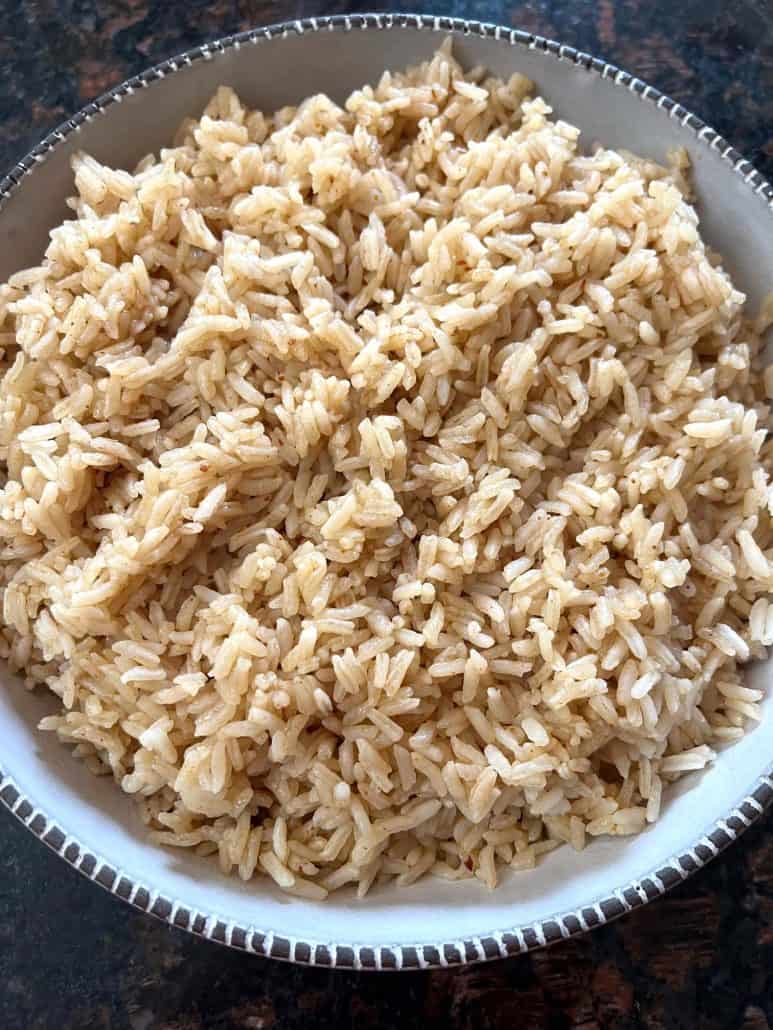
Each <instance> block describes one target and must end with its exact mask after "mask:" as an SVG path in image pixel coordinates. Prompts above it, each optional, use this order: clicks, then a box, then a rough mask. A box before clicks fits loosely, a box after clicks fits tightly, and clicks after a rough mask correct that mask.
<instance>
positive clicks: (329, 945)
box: [0, 13, 773, 970]
mask: <svg viewBox="0 0 773 1030" xmlns="http://www.w3.org/2000/svg"><path fill="white" fill-rule="evenodd" d="M357 29H362V30H365V29H376V30H382V31H387V30H390V29H414V30H417V31H422V30H428V31H433V32H439V31H443V32H448V33H450V34H456V35H462V36H478V37H481V38H485V39H495V40H497V41H501V42H502V43H505V44H509V45H510V46H513V47H522V48H527V49H530V50H537V51H541V52H542V53H544V54H545V55H546V56H549V57H552V58H554V59H557V60H559V61H570V62H572V63H573V64H575V65H577V66H578V67H580V68H582V69H584V70H585V71H587V72H588V73H590V74H595V75H598V76H600V77H601V78H602V79H607V80H609V81H610V83H611V84H612V85H615V86H622V87H624V88H626V89H628V90H629V91H630V92H632V93H635V94H636V95H637V96H638V97H639V98H640V99H641V100H643V101H647V102H648V103H651V104H654V105H655V106H656V107H657V108H659V109H660V110H661V111H662V112H663V114H664V116H666V117H669V118H672V119H674V120H676V121H678V122H679V123H680V124H681V126H682V127H684V128H686V129H689V130H690V131H691V132H692V133H693V135H694V136H695V137H696V139H697V141H698V143H700V144H702V145H703V146H705V147H708V148H709V149H710V150H714V151H716V152H718V153H719V155H720V157H721V158H722V160H724V161H726V162H727V163H728V164H730V165H731V168H732V171H733V172H734V173H735V174H736V175H738V176H740V178H741V179H742V180H743V182H744V183H745V184H746V186H747V187H748V188H749V190H750V192H752V193H754V194H756V195H758V196H760V197H761V198H762V199H763V200H764V202H765V203H766V204H767V206H768V209H769V210H770V211H771V212H773V186H772V185H771V184H770V183H768V182H767V180H766V179H765V178H764V176H763V175H761V173H760V172H759V171H757V169H756V168H755V167H754V165H753V164H752V162H751V161H749V160H748V159H747V158H745V157H743V155H742V154H740V153H739V152H738V151H737V150H736V149H735V148H734V147H733V146H732V145H731V144H730V143H728V141H727V140H726V139H724V137H722V136H721V135H720V134H719V133H718V132H716V131H715V130H714V129H712V128H711V127H710V126H709V125H707V124H706V123H705V122H704V121H702V120H701V119H700V118H698V117H697V116H696V115H694V114H692V113H691V112H690V111H688V110H687V109H686V108H684V107H683V106H682V105H681V104H679V103H677V102H676V101H674V100H672V99H671V98H670V97H669V96H667V95H665V94H663V93H661V92H660V91H658V90H657V89H655V88H654V87H652V86H650V85H648V84H647V83H646V82H644V81H642V80H641V79H639V78H637V77H635V76H633V75H631V74H629V73H628V72H626V71H623V70H622V69H620V68H619V67H617V66H616V65H613V64H609V63H607V62H606V61H603V60H602V59H600V58H597V57H593V56H592V55H591V54H588V53H585V52H583V51H579V50H577V49H575V48H574V47H571V46H567V45H565V44H562V43H559V42H556V41H555V40H552V39H547V38H545V37H543V36H539V35H535V34H533V33H530V32H525V31H523V30H521V29H516V28H507V27H504V26H500V25H496V24H492V23H490V22H481V21H476V20H467V19H462V18H453V17H445V16H436V15H430V14H409V13H400V14H385V13H364V14H336V15H329V16H320V17H316V18H305V19H297V20H294V21H285V22H278V23H275V24H271V25H268V26H262V27H260V28H254V29H248V30H246V31H243V32H239V33H235V34H233V35H229V36H224V37H222V38H219V39H216V40H214V41H212V42H209V43H204V44H203V45H201V46H197V47H194V48H192V49H190V50H186V51H184V52H183V53H180V54H177V55H175V56H173V57H171V58H168V59H167V60H165V61H162V62H160V63H159V64H156V65H153V66H152V67H150V68H148V69H147V70H146V71H144V72H142V73H140V74H138V75H135V76H133V77H132V78H130V79H127V80H126V81H125V82H122V83H120V84H119V85H117V86H115V87H113V88H112V89H110V90H108V91H107V92H106V93H103V94H102V95H101V96H99V97H97V98H96V99H95V100H93V101H91V102H90V103H88V104H87V105H86V106H85V107H83V108H82V109H81V110H80V111H78V112H77V113H76V114H74V115H73V116H72V117H71V118H69V119H67V120H66V121H64V122H63V123H61V124H60V125H59V126H58V127H57V128H55V129H53V130H52V131H51V132H49V133H48V134H47V135H46V136H45V137H44V138H43V139H42V140H41V141H40V142H39V143H38V144H36V145H35V146H34V147H33V148H32V149H31V150H30V151H29V152H28V153H27V154H26V155H25V156H24V157H22V158H21V159H20V160H19V161H18V162H17V163H16V164H15V165H14V166H13V167H12V168H11V169H10V171H8V172H7V173H6V175H5V176H4V177H3V179H2V180H0V215H1V214H2V210H3V207H4V206H5V202H6V200H7V199H8V198H9V197H10V196H11V194H12V193H14V192H15V191H16V189H17V188H18V186H19V185H20V183H21V182H22V181H23V179H25V178H26V177H27V175H29V174H30V173H31V172H32V171H33V170H34V168H35V167H36V166H37V165H38V164H40V163H41V162H43V161H44V160H45V159H46V157H47V156H48V155H49V154H50V153H51V152H52V151H53V150H54V149H55V148H56V147H57V146H58V145H59V144H61V143H63V142H64V141H65V140H66V139H67V138H68V137H69V136H70V135H71V134H72V133H74V132H77V131H78V129H79V128H80V126H81V125H83V124H84V123H85V122H88V121H91V120H92V119H93V118H95V117H96V116H97V115H100V114H102V113H104V112H105V111H106V110H107V109H108V108H109V107H110V106H111V105H112V104H114V103H117V102H120V101H121V100H122V99H123V98H124V97H125V96H128V95H130V94H131V93H133V92H135V90H138V89H142V88H145V87H147V86H149V85H150V84H151V83H153V82H155V81H156V80H158V79H163V78H166V76H168V75H170V74H172V73H173V72H176V71H179V70H180V69H181V68H185V67H187V66H189V65H191V64H193V63H195V62H198V61H200V60H211V59H213V58H215V57H217V56H218V55H220V54H224V53H226V52H228V51H230V50H232V49H239V48H240V47H241V46H243V45H245V44H250V45H255V44H261V43H264V42H270V41H271V40H274V39H277V38H280V39H281V38H286V37H288V36H292V35H297V36H302V35H308V34H313V33H316V32H323V31H329V32H345V33H346V32H352V31H355V30H357ZM0 802H2V804H3V805H5V807H6V808H7V809H8V810H9V811H10V812H11V814H12V815H14V816H15V817H16V818H17V819H18V820H19V821H20V822H21V823H22V824H23V825H24V826H26V827H27V829H28V830H30V831H31V832H32V833H34V834H35V836H36V837H38V839H39V840H41V841H42V842H43V843H44V844H46V845H47V846H48V847H49V848H50V849H51V850H53V851H54V852H55V853H56V854H58V855H59V856H60V857H61V858H63V859H64V860H65V861H66V862H67V863H68V864H69V865H71V866H72V867H73V868H75V869H76V870H77V871H78V872H80V873H82V874H83V875H84V876H86V877H87V878H88V879H90V880H92V881H93V882H94V883H96V884H98V885H99V886H100V887H102V888H104V889H105V890H107V891H109V892H110V893H112V894H114V895H116V896H117V897H119V898H121V899H122V900H124V901H126V902H128V903H129V904H130V905H132V906H133V907H134V908H136V909H139V910H140V911H141V912H144V913H147V914H150V915H153V916H155V917H156V918H157V919H160V920H161V921H163V922H166V923H168V924H170V925H172V926H175V927H178V928H180V929H183V930H186V931H188V932H190V933H192V934H194V935H196V936H198V937H203V938H206V939H208V940H211V941H214V942H216V943H218V944H223V945H226V946H228V947H232V948H236V949H238V950H241V951H246V952H248V953H252V954H258V955H261V956H264V957H268V958H275V959H279V960H284V961H290V962H296V963H299V964H304V965H318V966H323V967H328V968H339V969H356V970H404V969H430V968H440V967H447V966H460V965H468V964H473V963H479V962H485V961H489V960H492V959H497V958H506V957H508V956H511V955H516V954H521V953H523V952H527V951H531V950H534V949H537V948H543V947H545V946H547V945H550V944H554V943H556V942H558V941H561V940H566V939H569V938H571V937H575V936H578V935H579V934H582V933H585V932H586V931H588V930H591V929H594V928H595V927H597V926H601V925H602V924H604V923H608V922H610V921H611V920H613V919H617V918H618V917H620V916H622V915H624V914H625V913H627V912H630V911H632V910H633V909H635V908H639V907H640V906H642V905H646V904H647V903H648V902H649V901H652V900H654V899H655V898H657V897H660V896H661V895H663V894H665V893H666V892H667V891H668V890H670V889H671V888H672V887H674V886H676V884H678V883H681V882H682V881H683V880H685V879H687V878H688V877H689V876H690V875H692V874H693V873H694V872H696V871H697V870H698V869H700V868H702V867H703V866H705V865H706V864H707V863H708V862H710V861H711V860H712V859H713V858H715V857H716V856H717V855H719V854H720V853H721V852H722V851H724V849H725V848H727V847H728V846H729V845H730V844H731V843H733V841H735V840H736V839H737V838H738V837H739V836H740V835H741V834H742V833H743V832H744V830H746V829H747V828H748V827H749V826H751V825H752V824H753V823H755V822H756V821H758V820H759V819H760V818H761V816H762V815H763V814H764V813H765V811H766V809H767V808H768V807H769V806H771V805H773V762H771V763H770V764H769V765H768V767H767V768H766V770H765V772H763V773H762V774H761V775H760V776H759V777H758V778H757V780H756V781H755V782H754V783H753V785H752V786H751V787H750V788H749V789H748V791H747V793H746V795H745V796H744V797H743V798H742V800H741V801H739V803H738V804H737V805H736V807H735V808H733V809H732V810H731V811H729V812H728V813H726V814H725V815H724V816H723V817H720V818H718V819H716V820H715V821H714V822H713V823H711V824H710V825H709V826H708V827H707V828H706V829H705V830H704V832H703V833H702V834H700V835H699V836H698V837H696V839H695V840H694V842H693V844H692V846H691V847H690V848H688V849H687V850H686V851H684V852H683V853H681V854H679V855H674V856H673V857H672V858H670V859H669V860H668V861H667V862H666V863H665V864H664V865H663V866H662V867H660V868H656V869H653V870H651V871H650V872H649V873H648V874H647V875H645V876H643V877H641V878H640V879H639V880H636V881H632V882H628V883H625V884H622V885H620V886H617V887H614V888H611V889H609V888H608V889H607V893H606V894H605V895H604V896H602V897H600V898H598V899H597V900H595V901H593V902H591V903H589V904H586V905H583V906H582V907H580V908H578V909H575V910H572V911H567V912H563V913H556V914H554V915H552V916H550V917H548V918H546V919H542V920H539V921H537V922H535V923H530V924H528V925H522V926H512V927H507V928H505V929H495V930H490V931H487V932H486V933H484V934H482V935H480V936H475V937H471V938H467V939H453V940H441V941H438V942H437V943H436V944H433V945H427V944H404V943H389V942H385V943H383V944H380V945H363V944H360V943H357V942H352V941H339V942H330V941H322V940H317V939H314V938H313V937H310V938H308V939H306V940H302V939H298V938H287V937H283V936H282V935H281V934H279V933H277V932H276V931H274V930H259V929H257V928H255V927H254V926H240V925H238V924H235V923H232V922H225V921H224V920H223V919H221V918H220V917H219V916H218V915H217V914H216V913H213V912H203V911H201V910H197V909H196V908H194V907H192V906H189V905H187V904H186V902H185V901H184V900H182V899H179V898H178V899H170V898H167V897H164V896H163V895H162V894H161V893H159V892H158V891H157V890H154V889H153V888H152V887H151V886H149V885H148V884H146V883H144V882H142V881H141V880H137V879H134V880H132V879H129V878H128V877H127V876H126V875H125V874H124V873H123V872H121V871H120V870H119V869H116V868H115V867H114V863H111V862H109V861H107V860H106V859H104V858H103V857H101V856H100V854H99V852H98V850H95V849H94V848H93V847H92V846H91V845H90V844H89V843H88V842H84V841H81V840H78V839H76V838H74V837H73V836H72V835H70V834H69V833H68V832H67V830H66V829H65V828H63V827H62V826H60V825H59V822H58V821H57V819H55V818H52V817H51V816H50V815H49V814H48V813H47V812H46V810H45V808H44V807H43V806H41V805H39V804H38V803H37V801H36V800H35V799H34V798H33V797H31V796H29V795H28V794H25V793H24V791H22V789H21V788H20V786H19V785H18V784H17V783H16V782H15V780H14V779H13V777H12V775H11V774H10V772H9V771H6V770H5V769H4V768H3V766H2V764H1V763H0Z"/></svg>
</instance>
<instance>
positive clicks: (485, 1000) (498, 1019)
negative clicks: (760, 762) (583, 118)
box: [0, 0, 773, 1030]
mask: <svg viewBox="0 0 773 1030" xmlns="http://www.w3.org/2000/svg"><path fill="white" fill-rule="evenodd" d="M378 6H379V5H375V4H369V3H356V2H353V3H349V4H346V3H343V4H342V3H338V2H335V3H330V4H327V5H324V4H321V3H319V2H317V0H306V2H304V3H294V4H289V3H285V4H268V3H264V2H259V0H252V2H250V0H186V2H185V3H181V2H175V0H100V2H96V0H16V2H13V0H5V2H4V3H3V2H0V83H1V85H0V168H2V169H4V168H7V167H8V166H10V165H11V164H12V163H13V161H14V160H16V159H17V158H19V157H20V156H21V155H22V154H23V153H24V152H25V151H26V150H27V149H29V147H31V146H32V145H33V144H34V143H35V142H36V141H37V140H38V139H39V138H40V137H41V136H42V135H43V134H44V133H45V132H47V131H48V130H49V129H50V128H52V127H53V126H54V125H55V124H56V123H57V122H59V121H61V120H62V119H63V118H65V117H66V116H68V115H69V114H72V113H73V112H74V111H75V110H77V109H78V108H79V107H81V106H82V105H83V104H84V103H85V102H86V101H88V100H90V99H92V98H93V97H94V96H96V95H97V94H99V93H101V92H103V91H104V90H106V89H108V88H109V87H110V86H112V85H114V84H115V83H117V82H120V81H121V80H122V79H125V78H126V77H128V76H129V75H132V74H134V73H136V72H138V71H140V70H142V69H143V68H144V67H146V66H147V65H149V64H151V63H153V62H155V61H158V60H161V59H163V58H165V57H168V56H170V55H172V54H174V53H176V52H178V51H180V50H183V49H185V48H187V47H191V46H194V45H196V44H199V43H202V42H204V41H206V40H209V39H213V38H215V37H217V36H221V35H224V34H227V33H230V32H235V31H238V30H240V29H245V28H248V27H251V26H254V25H258V24H262V23H268V22H271V21H280V20H284V19H288V18H297V17H303V16H309V15H316V14H322V13H325V14H330V13H334V12H336V11H345V10H348V11H357V10H363V11H364V10H368V9H371V8H372V7H378ZM391 9H392V10H398V9H405V10H413V11H415V10H424V11H427V12H430V13H433V14H451V15H457V16H459V17H468V18H475V19H480V20H484V21H496V22H500V23H502V24H508V25H513V26H517V27H519V28H522V29H526V30H528V31H533V32H537V33H541V34H543V35H547V36H551V37H554V38H557V39H560V40H561V41H563V42H566V43H569V44H572V45H574V46H575V47H578V48H580V49H582V50H587V51H590V52H591V53H595V54H599V55H601V56H604V57H606V58H607V59H608V60H610V61H612V62H613V63H615V64H619V65H622V66H623V67H625V68H627V69H628V70H629V71H632V72H634V73H636V74H637V75H639V76H640V77H641V78H643V79H645V80H647V81H649V82H650V83H651V84H652V85H654V86H656V87H657V88H659V89H660V90H662V91H664V92H667V93H669V94H671V95H672V96H674V97H675V98H676V99H677V100H679V101H681V102H682V103H683V104H684V105H685V106H686V107H688V108H689V109H691V110H693V111H694V112H695V113H696V114H698V115H700V116H701V117H702V118H704V120H706V121H707V122H708V123H709V124H711V125H712V126H713V127H714V128H716V129H717V130H718V131H719V132H721V133H722V134H723V135H724V136H726V137H727V138H728V139H729V140H730V141H731V142H732V143H734V144H735V146H736V147H737V148H738V149H739V150H740V151H741V152H742V153H743V154H745V155H746V156H747V157H749V158H751V159H752V160H753V161H754V162H755V164H756V165H757V167H758V168H759V169H760V170H761V171H762V172H763V173H765V174H766V175H767V176H768V177H769V178H773V19H771V16H770V8H769V5H768V4H767V3H766V2H765V0H682V3H680V4H677V3H675V2H673V0H648V2H645V0H617V2H615V0H526V2H525V3H516V4H514V5H512V6H511V5H506V4H504V3H502V2H501V0H469V2H468V3H466V4H462V3H460V2H456V0H450V2H448V0H444V2H442V3H432V4H430V3H427V2H424V3H419V2H414V3H409V4H398V5H394V4H393V5H391ZM0 870H1V872H0V1030H6V1028H7V1030H37V1028H40V1030H48V1028H51V1027H56V1028H59V1030H76V1028H77V1030H81V1028H88V1030H92V1028H94V1030H99V1028H110V1030H114V1028H115V1030H125V1028H126V1030H219V1028H235V1030H269V1028H273V1027H276V1028H282V1030H285V1028H287V1030H292V1028H296V1027H297V1028H301V1027H304V1028H305V1027H314V1028H315V1030H328V1028H332V1027H343V1026H349V1025H357V1026H358V1027H359V1028H362V1030H365V1028H367V1027H378V1028H381V1030H393V1028H394V1030H396V1028H398V1027H408V1026H413V1025H420V1024H421V1025H424V1026H425V1027H427V1028H434V1027H440V1026H443V1027H475V1028H476V1030H477V1028H480V1030H486V1028H493V1027H508V1028H510V1027H519V1028H520V1027H524V1028H527V1030H531V1028H537V1027H549V1028H551V1030H560V1028H570V1027H571V1028H582V1030H594V1028H615V1030H618V1028H619V1030H627V1028H639V1027H642V1028H644V1027H646V1028H650V1027H652V1028H660V1027H663V1028H685V1030H692V1028H698V1027H700V1028H721V1030H725V1028H736V1027H738V1028H744V1030H764V1028H770V1027H773V814H769V815H768V817H767V819H765V820H763V821H762V823H760V824H758V825H757V826H755V827H754V828H752V829H751V830H750V831H749V832H748V833H747V834H746V835H745V836H744V837H743V839H742V840H741V841H740V842H739V843H738V844H737V845H735V846H734V847H732V848H731V849H730V850H729V852H727V853H725V854H724V855H723V856H722V857H721V858H719V859H718V860H717V861H715V862H714V863H713V864H712V865H710V866H709V867H708V868H706V869H704V870H703V871H702V872H700V873H698V874H697V875H696V876H695V877H693V878H692V879H691V880H689V881H688V882H687V883H685V884H683V885H681V886H680V887H679V888H677V889H676V890H674V891H672V892H671V893H670V894H669V895H668V896H666V897H665V898H663V899H661V900H660V901H658V902H656V903H654V904H652V905H650V906H648V907H646V908H644V909H639V910H638V911H636V912H635V913H633V914H632V915H630V916H629V917H627V918H626V919H624V920H621V921H619V922H617V923H614V924H612V925H609V926H606V927H603V928H601V929H599V930H596V931H595V932H594V933H592V934H590V935H586V936H585V937H583V938H578V939H574V940H572V941H568V942H566V943H564V944H561V945H559V946H556V947H554V948H552V949H550V950H548V951H543V952H537V953H534V954H532V955H528V956H524V957H521V958H515V959H512V960H507V961H504V962H496V963H490V964H488V965H485V966H478V967H473V968H467V969H460V970H447V971H439V972H423V973H411V974H404V975H400V976H399V977H395V976H393V975H388V974H357V973H349V972H338V973H334V972H330V971H326V970H321V969H305V968H298V967H291V966H288V965H284V964H280V963H275V962H269V961H267V960H261V959H258V958H255V957H253V956H247V955H244V954H242V953H239V952H232V951H228V950H226V949H224V948H220V947H217V946H215V945H213V944H209V943H207V942H205V941H202V940H198V939H196V938H193V937H191V936H188V935H187V934H184V933H183V932H182V931H179V930H175V929H171V928H170V927H168V926H165V925H163V924H161V923H159V922H156V921H155V920H152V919H150V918H149V917H147V916H144V915H140V914H139V913H137V912H135V911H134V910H132V909H130V908H129V907H128V906H125V905H123V904H122V903H121V902H119V901H117V900H116V899H114V898H112V897H110V896H109V895H107V894H106V893H104V892H102V891H100V890H97V889H96V888H95V887H94V886H93V885H91V884H90V883H88V882H87V881H86V880H85V879H83V878H81V877H80V876H79V875H78V874H77V873H76V872H74V871H73V870H72V869H70V868H69V867H67V866H66V865H65V864H64V863H63V862H62V861H61V860H60V859H58V858H56V857H55V856H54V855H53V854H52V853H51V852H49V851H47V850H46V849H45V848H44V847H43V846H42V845H41V844H40V843H38V841H37V840H36V839H35V838H34V837H33V836H32V835H31V834H29V833H28V832H27V831H26V830H24V829H23V828H22V827H21V826H19V825H18V824H17V823H16V822H15V821H14V820H13V819H12V818H11V817H10V816H9V815H8V814H7V812H6V811H5V810H2V812H0Z"/></svg>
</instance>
